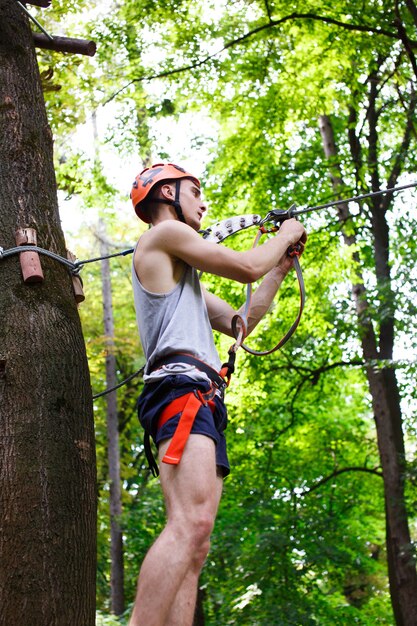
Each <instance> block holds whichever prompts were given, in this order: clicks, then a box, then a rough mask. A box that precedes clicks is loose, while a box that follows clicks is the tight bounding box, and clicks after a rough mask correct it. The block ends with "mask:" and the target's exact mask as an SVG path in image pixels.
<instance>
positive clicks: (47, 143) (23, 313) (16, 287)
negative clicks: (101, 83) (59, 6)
mask: <svg viewBox="0 0 417 626" xmlns="http://www.w3.org/2000/svg"><path fill="white" fill-rule="evenodd" d="M0 128H1V133H0V245H1V246H2V247H4V248H5V249H8V248H12V247H14V245H15V231H16V230H17V228H19V227H31V228H34V229H35V230H36V232H37V240H38V245H39V246H41V247H42V248H46V249H50V250H52V251H54V252H56V253H58V254H60V255H61V256H63V257H65V256H66V252H65V241H64V237H63V233H62V230H61V226H60V220H59V213H58V204H57V195H56V183H55V174H54V167H53V146H52V135H51V131H50V128H49V126H48V123H47V119H46V111H45V105H44V101H43V96H42V91H41V83H40V77H39V72H38V68H37V63H36V57H35V52H34V46H33V41H32V34H31V31H30V28H29V25H28V22H27V18H26V16H25V15H24V14H23V12H22V11H21V10H20V8H19V6H18V5H17V3H15V2H10V1H9V0H0ZM42 267H43V273H44V281H43V282H42V283H36V284H25V283H24V282H23V280H22V276H21V271H20V265H19V258H18V256H13V257H7V258H6V259H3V260H0V293H1V298H0V433H1V434H0V478H1V490H0V494H1V495H0V498H1V511H0V561H1V568H0V606H1V610H0V626H29V625H30V626H55V625H56V626H93V624H94V623H95V570H96V541H95V536H96V481H95V448H94V428H93V412H92V400H91V387H90V379H89V372H88V365H87V358H86V353H85V346H84V341H83V335H82V330H81V324H80V319H79V315H78V311H77V307H76V304H75V301H74V296H73V292H72V283H71V277H70V275H69V273H68V271H67V269H66V268H65V267H64V266H63V265H61V264H60V263H58V262H56V261H54V260H52V259H49V258H46V257H44V256H43V257H42Z"/></svg>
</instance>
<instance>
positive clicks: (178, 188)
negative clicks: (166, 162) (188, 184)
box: [152, 180, 187, 224]
mask: <svg viewBox="0 0 417 626" xmlns="http://www.w3.org/2000/svg"><path fill="white" fill-rule="evenodd" d="M180 191H181V181H180V180H177V181H175V199H174V200H168V199H166V198H155V199H154V200H153V201H152V202H159V203H160V204H170V205H171V206H173V207H174V209H175V213H176V214H177V217H178V219H179V220H180V222H184V224H186V223H187V222H186V221H185V217H184V213H183V212H182V208H181V204H180Z"/></svg>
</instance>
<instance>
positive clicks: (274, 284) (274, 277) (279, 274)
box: [203, 256, 293, 337]
mask: <svg viewBox="0 0 417 626" xmlns="http://www.w3.org/2000/svg"><path fill="white" fill-rule="evenodd" d="M292 265H293V262H292V259H291V258H290V257H288V256H285V257H283V258H282V260H281V262H280V263H279V264H278V266H277V267H274V268H273V269H272V270H270V271H269V272H268V274H266V276H265V277H264V279H263V281H262V282H261V284H260V285H259V287H258V288H257V289H256V291H255V292H254V293H253V295H252V301H251V306H250V311H249V317H248V320H247V321H248V328H247V331H248V334H249V333H251V332H252V330H253V329H254V328H255V326H256V325H257V324H258V322H260V320H261V319H262V318H263V316H264V315H265V314H266V313H267V312H268V310H269V308H270V306H271V304H272V301H273V299H274V297H275V295H276V293H277V291H278V289H279V288H280V286H281V283H282V281H283V280H284V278H285V276H286V275H287V274H288V272H289V271H290V269H291V268H292ZM203 290H204V296H205V301H206V305H207V310H208V314H209V318H210V322H211V325H212V327H213V328H214V330H218V331H220V332H221V333H223V334H225V335H229V336H230V337H233V333H232V318H233V317H234V316H235V315H236V313H237V314H243V312H244V307H245V305H243V306H242V307H241V308H240V309H239V310H238V311H235V310H234V309H233V308H232V307H231V306H230V305H229V304H227V302H225V301H224V300H222V299H221V298H219V297H217V296H215V295H214V294H212V293H210V292H208V291H207V290H206V289H204V288H203Z"/></svg>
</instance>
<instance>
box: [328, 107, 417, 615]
mask: <svg viewBox="0 0 417 626" xmlns="http://www.w3.org/2000/svg"><path fill="white" fill-rule="evenodd" d="M320 132H321V135H322V140H323V147H324V153H325V155H326V157H327V158H328V159H329V160H331V162H333V163H334V165H333V167H332V168H331V172H330V175H331V179H332V185H333V189H334V191H335V192H336V193H340V190H341V185H342V184H343V181H342V179H341V175H340V167H339V166H338V165H337V163H336V159H337V149H336V145H335V141H334V135H333V129H332V126H331V122H330V119H329V118H328V117H327V116H324V115H323V116H321V117H320ZM348 215H349V209H348V207H347V206H346V205H345V206H343V205H342V208H341V209H340V211H339V218H340V220H341V221H342V223H343V222H344V220H345V219H346V217H347V216H348ZM372 232H373V234H374V237H375V241H376V248H378V249H377V250H376V274H377V281H378V283H380V284H383V285H384V288H385V291H386V293H389V294H390V293H391V284H390V275H389V264H388V262H387V260H388V237H389V232H388V226H387V224H386V219H385V211H383V210H381V209H380V210H379V211H374V212H373V222H372ZM381 233H383V234H384V236H383V237H381ZM344 238H345V243H346V244H347V245H351V244H353V243H354V242H355V237H354V236H352V235H350V236H349V237H348V236H346V235H344ZM381 242H382V245H383V248H384V249H382V248H381ZM383 256H385V257H386V258H385V260H383V259H382V257H383ZM355 260H356V261H359V259H358V257H357V256H356V257H355ZM352 291H353V297H354V300H355V305H356V311H357V315H358V322H359V333H360V336H361V342H362V352H363V356H364V359H365V361H366V362H368V363H369V362H370V361H377V360H378V359H387V358H392V353H393V341H394V333H393V323H392V324H391V326H392V332H388V331H389V328H388V327H389V326H390V324H389V323H388V322H387V320H384V322H383V323H381V325H380V333H379V337H377V336H376V333H375V330H374V326H373V324H372V321H371V319H370V317H369V316H368V313H369V312H368V304H367V301H366V290H365V286H364V284H363V281H362V280H361V276H360V274H359V280H358V283H357V284H356V285H353V288H352ZM391 304H392V302H390V305H391ZM392 317H393V312H392ZM387 328H388V330H387ZM366 374H367V378H368V384H369V391H370V393H371V397H372V406H373V413H374V419H375V425H376V434H377V441H378V449H379V455H380V460H381V467H382V471H383V478H384V497H385V516H386V542H387V554H388V574H389V582H390V591H391V600H392V606H393V610H394V615H395V620H396V623H397V625H398V626H415V624H417V575H416V569H415V564H414V562H413V554H412V544H411V538H410V530H409V526H408V518H407V510H406V505H405V497H404V477H405V456H404V437H403V431H402V415H401V407H400V394H399V390H398V384H397V379H396V375H395V371H394V370H393V369H384V368H383V367H381V368H377V367H375V366H372V365H370V366H369V367H367V370H366Z"/></svg>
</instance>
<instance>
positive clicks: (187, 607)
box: [164, 475, 223, 626]
mask: <svg viewBox="0 0 417 626" xmlns="http://www.w3.org/2000/svg"><path fill="white" fill-rule="evenodd" d="M222 489H223V478H222V477H221V476H220V475H218V476H217V484H216V490H217V506H216V512H215V514H216V513H217V507H218V504H219V502H220V498H221V494H222ZM207 552H208V546H207V549H205V550H204V553H203V554H202V555H198V554H197V555H195V556H196V558H195V561H194V563H192V565H191V568H190V570H189V572H188V573H187V574H186V576H185V578H184V580H183V582H182V585H181V587H180V588H179V590H178V592H177V595H176V597H175V600H174V602H173V604H172V607H171V611H170V613H169V616H168V619H167V621H166V622H165V625H164V626H184V625H186V626H188V625H190V626H191V625H192V623H193V620H194V613H195V605H196V600H197V592H198V581H199V578H200V573H201V569H202V566H203V565H204V561H205V559H206V556H207Z"/></svg>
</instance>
